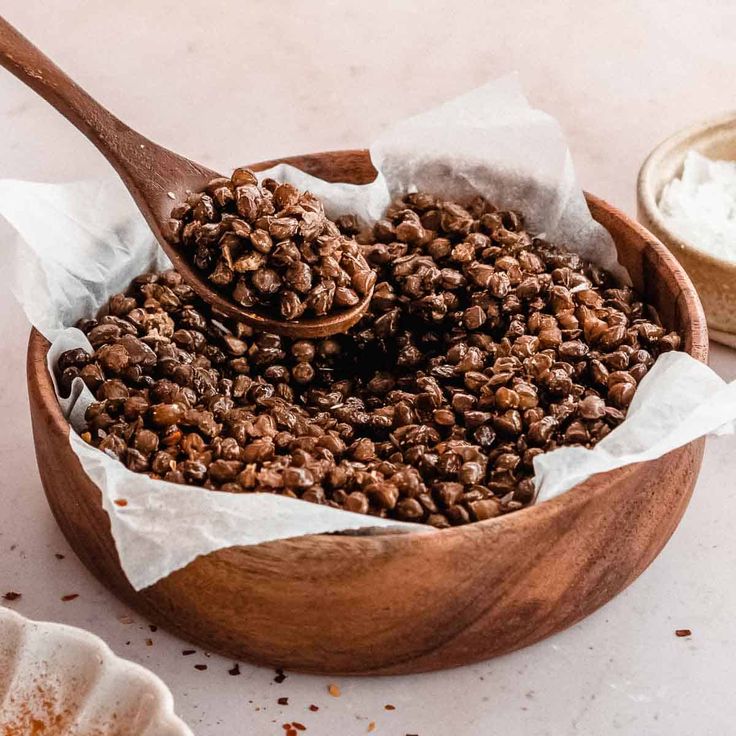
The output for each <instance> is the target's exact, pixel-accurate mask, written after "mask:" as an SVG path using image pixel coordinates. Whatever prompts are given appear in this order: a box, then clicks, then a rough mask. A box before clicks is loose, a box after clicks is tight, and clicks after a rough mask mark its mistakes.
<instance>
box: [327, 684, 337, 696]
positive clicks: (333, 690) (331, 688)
mask: <svg viewBox="0 0 736 736" xmlns="http://www.w3.org/2000/svg"><path fill="white" fill-rule="evenodd" d="M327 692H328V693H329V694H330V695H332V697H333V698H339V697H340V686H339V685H335V684H334V683H330V684H329V685H328V686H327Z"/></svg>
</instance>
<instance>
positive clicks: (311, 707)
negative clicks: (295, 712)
mask: <svg viewBox="0 0 736 736" xmlns="http://www.w3.org/2000/svg"><path fill="white" fill-rule="evenodd" d="M309 710H311V711H312V713H316V712H317V711H318V710H319V706H317V705H314V703H312V705H310V706H309Z"/></svg>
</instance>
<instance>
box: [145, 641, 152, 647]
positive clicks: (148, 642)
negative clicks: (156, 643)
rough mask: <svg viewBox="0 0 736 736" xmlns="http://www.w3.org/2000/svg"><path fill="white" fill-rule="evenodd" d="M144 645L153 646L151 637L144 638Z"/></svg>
mask: <svg viewBox="0 0 736 736" xmlns="http://www.w3.org/2000/svg"><path fill="white" fill-rule="evenodd" d="M146 646H147V647H152V646H153V639H146Z"/></svg>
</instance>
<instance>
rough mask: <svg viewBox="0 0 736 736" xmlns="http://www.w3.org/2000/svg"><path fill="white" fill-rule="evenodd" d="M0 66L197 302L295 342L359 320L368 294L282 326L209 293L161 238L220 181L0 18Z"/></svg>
mask: <svg viewBox="0 0 736 736" xmlns="http://www.w3.org/2000/svg"><path fill="white" fill-rule="evenodd" d="M0 65H2V66H3V67H5V68H6V69H7V70H8V71H10V72H11V73H12V74H14V75H15V76H16V77H17V78H18V79H20V80H21V81H22V82H24V83H25V84H27V85H28V86H29V87H30V88H31V89H33V90H34V91H35V92H37V93H38V94H39V95H40V96H41V97H43V98H44V99H45V100H46V101H47V102H48V103H49V104H50V105H51V106H52V107H54V108H55V109H56V110H57V111H58V112H60V113H61V114H62V115H63V116H64V117H65V118H66V119H67V120H68V121H69V122H70V123H72V125H74V126H75V127H76V128H77V129H78V130H80V131H81V132H82V133H84V134H85V135H86V136H87V138H89V139H90V141H92V143H94V144H95V146H96V147H97V148H98V150H99V151H100V152H101V153H102V154H103V156H105V158H106V159H107V160H108V161H109V162H110V164H112V166H113V168H114V169H115V171H116V172H117V173H118V175H119V176H120V178H121V179H122V180H123V183H124V184H125V186H126V187H127V188H128V191H129V192H130V194H131V195H132V197H133V200H134V201H135V203H136V205H137V206H138V209H139V210H140V211H141V214H142V215H143V217H144V218H145V219H146V222H147V223H148V225H149V227H150V228H151V232H152V233H153V235H154V236H155V238H156V240H157V241H158V242H159V244H160V245H161V247H162V248H163V249H164V251H165V252H166V254H167V255H168V256H169V259H170V260H171V262H172V264H173V266H174V268H175V269H176V270H177V271H178V272H179V273H180V274H181V275H182V277H183V278H184V280H185V281H186V282H187V283H188V284H189V286H191V287H192V289H193V290H194V291H195V292H196V294H197V296H199V297H201V298H202V299H203V300H204V301H206V302H207V303H208V304H210V305H211V306H212V307H214V308H215V309H217V310H219V311H220V312H222V313H224V314H227V315H228V316H229V317H233V318H235V319H237V320H239V321H241V322H245V323H246V324H249V325H251V326H252V327H254V328H256V329H258V330H261V331H264V332H272V333H276V334H278V335H282V336H285V337H292V338H297V339H301V338H318V337H328V336H330V335H335V334H338V333H341V332H345V331H346V330H347V329H349V328H350V327H352V326H353V325H354V324H355V323H356V322H357V321H358V320H359V319H360V318H361V317H362V316H363V314H365V312H366V310H367V309H368V305H369V304H370V301H371V297H372V296H373V291H372V290H371V291H369V292H368V293H367V294H366V295H365V296H363V297H362V299H361V300H360V301H359V302H358V303H357V304H356V305H354V306H353V307H350V308H349V309H344V310H341V311H339V312H335V313H334V314H328V315H325V316H323V317H315V318H309V319H299V320H294V321H290V322H287V321H284V320H279V319H274V318H272V317H269V316H268V315H267V314H266V313H265V312H263V311H258V310H255V309H245V308H243V307H241V306H239V305H238V304H236V303H235V302H233V301H232V300H230V299H228V298H227V297H226V296H224V295H223V294H222V293H221V292H219V291H217V290H215V289H213V288H212V287H211V286H210V285H209V284H208V283H207V282H206V281H205V279H204V278H203V277H202V274H201V273H200V272H199V271H198V270H197V269H196V268H195V267H194V266H193V265H192V264H191V263H189V261H188V260H187V259H186V258H184V257H183V255H182V253H181V251H180V250H179V249H178V248H177V247H176V246H175V245H174V244H172V243H171V242H169V240H168V239H167V238H166V236H165V235H164V232H165V227H166V222H167V221H168V220H169V218H170V217H171V210H172V207H173V205H174V204H175V202H182V201H184V200H185V199H186V196H187V194H188V193H189V192H199V191H202V190H204V188H205V186H206V185H207V183H208V182H209V181H211V180H212V179H214V178H216V177H219V176H220V174H218V173H217V172H215V171H212V170H211V169H208V168H207V167H206V166H203V165H202V164H198V163H196V162H194V161H191V160H189V159H187V158H184V157H183V156H180V155H178V154H176V153H174V152H173V151H169V150H168V149H166V148H163V147H162V146H159V145H158V144H156V143H154V142H153V141H151V140H149V139H148V138H146V137H144V136H142V135H141V134H140V133H138V132H136V131H135V130H133V129H132V128H130V127H128V126H127V125H126V124H125V123H123V122H122V121H121V120H119V119H118V118H116V117H115V116H114V115H113V114H112V113H111V112H109V111H108V110H107V109H106V108H104V107H103V106H102V105H100V104H99V103H98V102H97V101H96V100H94V99H93V98H92V97H91V96H90V95H89V94H88V93H87V92H85V91H84V90H83V89H82V88H81V87H80V86H79V85H78V84H76V83H75V82H74V81H73V80H72V79H70V78H69V77H68V76H67V75H66V74H65V73H64V72H63V71H62V70H61V69H59V67H58V66H56V64H54V63H53V62H52V61H51V59H49V58H48V57H47V56H46V55H45V54H43V53H42V52H41V51H40V50H39V49H38V48H36V46H34V45H33V44H32V43H31V42H30V41H29V40H28V39H27V38H25V36H23V35H22V34H21V33H19V32H18V31H17V30H16V29H15V28H14V27H13V26H12V25H10V23H8V22H7V21H6V20H5V19H4V18H2V17H0Z"/></svg>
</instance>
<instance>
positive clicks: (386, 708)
mask: <svg viewBox="0 0 736 736" xmlns="http://www.w3.org/2000/svg"><path fill="white" fill-rule="evenodd" d="M383 707H384V709H385V710H396V706H395V705H391V703H388V705H384V706H383Z"/></svg>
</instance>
